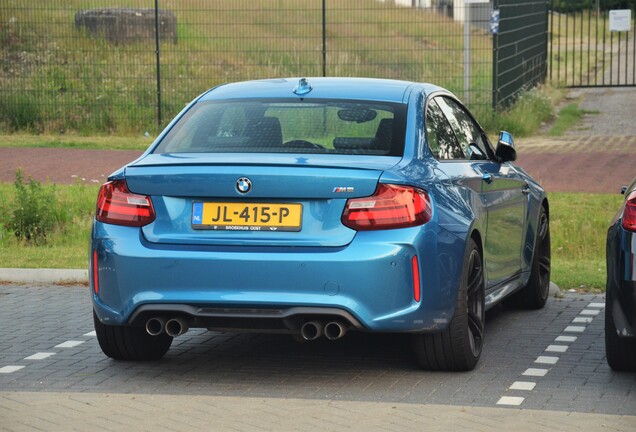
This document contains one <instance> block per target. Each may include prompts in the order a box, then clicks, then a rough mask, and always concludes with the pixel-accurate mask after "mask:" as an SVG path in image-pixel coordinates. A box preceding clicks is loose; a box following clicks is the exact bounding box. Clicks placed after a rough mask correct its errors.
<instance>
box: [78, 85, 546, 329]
mask: <svg viewBox="0 0 636 432" xmlns="http://www.w3.org/2000/svg"><path fill="white" fill-rule="evenodd" d="M310 80H311V82H312V84H313V85H314V90H312V92H311V93H309V94H308V95H306V96H305V97H306V98H308V99H309V98H312V97H315V98H334V97H336V98H341V97H346V98H351V99H367V98H368V97H369V94H372V95H373V100H383V101H388V102H405V103H408V104H409V110H408V112H407V125H406V137H407V138H406V140H405V150H404V157H403V158H401V159H400V158H379V159H381V160H382V162H374V161H372V160H370V159H372V158H370V157H355V163H358V162H359V165H357V166H355V167H352V166H351V165H350V162H347V161H345V160H344V159H346V158H347V157H346V156H345V157H342V161H341V162H342V163H341V167H347V168H348V169H349V170H351V169H353V168H355V169H356V171H355V172H358V171H357V170H360V172H359V173H360V175H363V176H366V175H368V174H369V171H372V172H374V173H373V175H377V176H378V180H376V181H375V183H377V182H378V181H380V182H386V183H396V184H408V185H415V186H421V187H424V188H425V189H426V190H427V191H428V193H429V196H430V198H431V202H432V206H433V219H432V220H431V221H430V222H429V223H427V224H425V225H423V226H420V227H414V228H405V229H394V230H389V231H371V232H357V233H356V232H353V231H351V230H349V229H348V228H343V227H339V228H336V231H337V233H335V236H334V238H335V240H334V239H332V238H331V236H327V237H329V238H323V239H320V238H319V236H316V238H313V239H312V237H311V233H308V235H306V236H305V237H304V240H301V241H299V242H297V243H295V244H289V243H288V242H289V241H290V239H289V238H288V237H287V238H286V237H285V236H289V233H286V234H285V233H275V234H276V235H277V236H280V240H281V241H280V245H277V242H276V238H277V237H275V236H274V237H270V238H269V240H270V241H267V239H266V238H265V237H262V235H263V233H244V232H229V233H227V235H226V236H225V237H222V238H220V239H221V240H219V238H216V239H209V238H208V239H203V240H199V241H197V242H194V241H192V239H193V238H195V237H196V233H193V232H191V231H189V230H190V228H189V227H187V226H181V227H178V229H177V230H174V228H175V227H174V226H171V225H170V223H171V222H169V221H165V220H157V221H156V222H154V223H153V224H150V225H149V226H146V227H144V228H142V229H140V228H130V227H120V226H114V225H108V224H103V223H100V222H95V223H94V226H93V248H94V250H96V251H97V253H98V258H99V259H98V261H99V277H100V292H99V294H93V303H94V309H95V312H96V314H97V316H98V317H99V319H100V320H101V321H102V322H104V323H108V324H119V325H123V324H127V323H128V322H129V319H130V317H131V315H132V314H133V313H134V311H135V310H136V309H137V308H138V307H139V306H141V305H145V304H155V303H156V304H160V303H175V302H176V303H194V304H210V305H219V306H228V307H232V306H234V307H241V306H245V305H251V306H253V305H259V306H271V307H291V306H298V305H303V306H307V305H309V306H316V307H335V308H341V309H343V310H346V311H348V312H350V313H352V314H353V315H354V316H355V317H356V318H357V319H358V320H359V321H360V322H361V323H362V324H363V326H364V327H365V328H366V329H368V330H372V331H407V332H413V331H416V332H419V331H438V330H441V329H443V328H445V326H446V325H447V323H448V322H449V320H450V318H451V317H452V315H453V311H454V308H455V304H456V296H457V287H458V286H459V283H460V278H461V269H462V266H463V259H464V252H465V246H466V241H467V238H468V237H469V236H471V235H472V236H475V238H476V239H477V240H478V241H479V243H480V244H482V245H488V244H489V243H488V232H489V229H488V227H489V225H491V227H493V226H496V224H497V223H498V221H497V220H490V221H489V220H488V209H489V208H492V207H493V206H496V203H497V201H498V200H499V199H500V196H498V195H496V194H490V195H489V194H488V193H483V192H484V190H483V188H484V185H483V180H482V176H483V173H482V172H481V171H483V170H480V169H476V168H475V167H468V166H467V165H466V164H463V165H464V166H462V167H458V166H452V164H451V163H445V162H439V161H437V160H435V159H434V158H433V157H432V155H431V153H430V150H429V149H428V145H427V143H426V134H425V130H424V127H423V124H424V123H423V118H424V107H425V101H426V99H427V97H428V96H429V95H430V94H433V93H435V92H440V91H441V89H439V88H438V87H435V86H430V85H421V84H413V83H403V82H399V81H388V80H366V81H365V82H366V83H367V84H368V85H366V86H365V85H356V86H351V85H350V84H351V83H352V81H350V80H346V79H343V80H321V79H310ZM358 82H359V81H358ZM292 83H294V80H276V81H272V80H265V81H260V82H251V83H241V84H237V85H226V86H220V87H217V88H216V89H213V90H211V91H209V92H207V93H204V94H203V95H202V96H201V97H200V98H199V99H200V100H211V99H216V98H219V99H224V98H225V99H233V98H258V97H273V96H276V97H280V98H297V96H295V95H293V94H292V92H291V88H292V86H291V84H292ZM273 84H278V85H280V86H282V85H285V86H287V85H289V87H290V91H289V94H282V95H281V94H280V91H279V90H276V89H275V90H272V85H273ZM272 92H274V94H273V93H272ZM445 94H447V93H445ZM196 102H197V101H196V100H195V101H194V102H193V103H191V104H190V105H189V106H188V107H186V109H184V110H183V111H182V112H181V113H180V114H179V115H178V116H177V117H176V118H175V120H173V122H171V124H170V125H169V126H168V127H167V128H166V130H165V131H164V132H163V133H162V134H161V135H160V136H159V137H158V138H157V140H156V141H155V143H153V145H152V146H151V147H150V148H149V149H148V151H147V152H145V153H144V155H142V156H141V157H140V158H139V159H138V160H137V161H135V162H133V163H131V164H129V165H128V166H127V167H126V168H124V169H121V170H118V171H117V172H116V173H114V174H113V175H112V176H111V177H110V179H111V180H112V179H123V178H126V179H127V181H129V184H130V188H131V191H133V192H138V193H149V192H148V191H152V192H156V193H160V194H161V195H162V196H163V195H166V192H165V191H164V190H161V189H158V190H156V191H154V190H153V189H152V188H153V179H155V180H156V178H155V177H153V176H154V175H157V174H159V175H161V174H167V173H168V172H170V171H173V174H176V175H179V174H182V175H185V174H188V173H189V174H191V175H194V176H197V175H200V174H203V173H204V172H205V170H202V168H201V167H202V166H207V165H208V161H206V160H205V158H206V157H208V156H206V155H198V154H197V155H192V154H179V155H155V154H152V151H153V149H154V148H155V147H156V146H157V145H158V144H159V142H161V139H162V138H163V137H164V136H165V134H166V133H167V132H168V131H169V130H170V128H171V127H172V126H173V125H174V124H175V123H176V122H178V120H179V118H180V117H181V116H183V114H184V113H185V112H187V110H188V108H189V107H191V106H192V105H193V104H195V103H196ZM218 156H219V155H214V157H213V158H214V159H215V160H216V161H218ZM285 156H289V155H285ZM285 156H281V155H275V156H270V155H259V158H263V157H264V158H265V159H267V158H270V157H271V158H280V159H288V158H287V157H285ZM234 157H235V158H236V156H234ZM199 158H202V159H199ZM210 158H212V157H211V156H210ZM240 158H242V159H243V160H242V161H241V162H239V161H238V160H237V161H235V162H236V163H235V165H234V167H235V168H236V167H237V165H238V167H239V168H240V169H239V168H237V171H236V175H234V176H232V175H231V172H230V171H227V175H228V176H230V177H238V176H240V175H243V173H244V170H255V169H256V171H251V172H254V173H257V172H258V169H257V168H259V167H258V166H257V165H258V164H256V163H254V162H252V163H250V160H249V159H250V157H249V155H240ZM365 158H368V159H369V160H368V161H365ZM167 159H178V162H177V163H178V164H179V166H178V168H171V167H168V166H166V163H165V161H166V160H167ZM326 159H329V161H328V160H326ZM337 159H338V156H330V157H329V158H324V157H321V156H320V155H304V156H300V157H298V158H296V160H295V161H294V162H293V163H290V161H289V160H285V161H284V162H282V161H281V162H280V163H281V164H282V165H284V166H285V167H287V168H290V169H298V167H303V168H302V169H310V170H312V169H314V168H316V167H322V168H324V167H325V166H329V167H331V168H329V169H333V170H334V171H337V167H336V166H337V165H338V164H337V163H335V162H334V161H335V160H337ZM388 159H390V160H388ZM387 160H388V162H387ZM268 162H272V161H271V160H270V161H267V160H265V161H264V163H268ZM170 163H175V162H170ZM210 163H213V162H212V161H210ZM490 164H491V165H500V164H495V163H490ZM271 165H273V166H274V168H273V169H274V170H277V168H276V165H277V164H276V163H272V164H271ZM378 165H380V166H378ZM503 165H510V164H503ZM485 168H486V170H488V169H491V170H493V171H494V172H497V170H501V169H502V167H501V166H498V167H497V166H491V167H485ZM505 168H507V171H506V173H505V174H504V175H502V177H505V176H506V175H508V176H509V177H510V178H511V179H512V180H513V181H516V179H515V173H516V174H517V175H524V173H522V172H521V171H518V170H517V171H515V167H513V166H512V165H510V166H506V167H505ZM224 169H226V170H227V168H219V167H215V170H214V172H216V170H220V171H223V170H224ZM374 170H379V171H377V172H375V171H374ZM513 171H514V172H513ZM264 174H265V173H264V172H263V173H262V174H260V175H264ZM257 175H258V174H257ZM129 176H130V177H129ZM228 178H229V177H228ZM332 180H333V177H332ZM499 180H500V179H498V178H496V179H495V182H497V183H499ZM504 180H505V178H504ZM524 180H525V181H526V182H528V184H529V185H530V188H531V194H530V195H528V197H527V200H528V201H527V202H526V203H525V206H523V207H522V208H521V210H519V209H517V208H515V209H514V213H515V214H520V215H521V217H522V218H523V222H522V221H521V220H519V228H520V229H523V228H524V227H526V232H527V233H526V235H525V237H523V242H522V243H523V244H519V245H518V246H519V251H518V254H517V255H518V259H513V261H515V260H516V264H512V266H513V267H515V266H516V267H515V268H516V271H513V272H512V273H511V274H510V275H511V277H510V279H509V280H497V281H494V282H493V281H492V280H491V279H490V278H489V274H488V273H489V271H490V270H489V265H488V262H486V269H485V273H486V280H487V282H488V289H489V294H490V295H489V297H488V298H487V299H488V300H487V301H488V302H489V303H488V304H487V306H492V305H493V304H495V302H496V301H499V300H500V299H501V298H502V297H503V294H504V293H508V292H510V291H513V290H515V289H518V288H519V287H521V286H523V285H524V284H525V282H526V281H527V277H528V273H529V268H530V263H531V256H532V254H531V253H530V254H529V255H528V254H527V253H523V251H532V250H534V244H533V242H534V236H533V235H531V234H532V233H533V232H534V231H536V225H537V219H538V214H539V209H540V206H541V203H542V201H544V200H545V193H544V191H543V189H541V188H540V186H538V184H536V182H534V181H533V180H531V179H530V178H529V177H527V178H524ZM354 181H355V180H354ZM202 182H203V185H204V186H205V181H204V180H202ZM164 185H165V183H164ZM207 186H209V187H212V186H214V185H212V184H207ZM191 187H192V189H191V190H188V191H187V193H186V195H190V196H188V197H182V195H183V194H184V192H183V190H181V189H180V187H175V188H174V189H173V190H170V193H169V194H168V195H171V196H168V197H163V198H161V197H159V196H158V195H155V194H153V193H150V195H154V196H153V201H154V202H155V205H157V206H164V207H165V210H166V211H168V208H171V209H173V210H175V209H177V210H178V211H180V212H186V213H187V210H188V209H189V207H188V206H189V205H190V203H191V200H192V197H196V196H201V195H202V194H203V189H205V187H203V186H201V185H200V184H193V185H192V186H191ZM503 189H504V191H505V190H506V188H505V187H504V188H503ZM359 190H360V191H364V194H367V195H368V193H367V192H368V187H367V188H365V187H364V186H361V189H359ZM279 192H280V191H279ZM223 193H224V192H223V191H221V195H220V196H226V195H227V196H228V197H229V196H230V192H229V191H227V190H226V191H225V193H226V195H223ZM263 198H264V197H263ZM332 199H335V198H332ZM344 201H345V200H344V199H342V205H338V206H336V207H333V208H336V209H341V208H342V207H343V206H344ZM182 220H183V219H182ZM316 228H318V227H316ZM180 230H181V231H180ZM345 231H346V234H345ZM317 232H318V231H317V230H316V233H317ZM224 234H225V233H224ZM323 234H324V233H323ZM170 236H172V237H170ZM259 236H260V237H259ZM226 241H227V242H226ZM188 242H191V243H196V244H187V243H188ZM286 242H287V243H286ZM516 246H517V245H515V247H516ZM486 247H487V246H486ZM239 248H240V249H239ZM490 255H492V254H490V252H489V251H487V250H486V251H485V257H484V258H485V260H488V259H489V258H488V257H489V256H490ZM517 255H515V256H517ZM413 256H417V257H418V263H419V265H420V271H421V280H422V286H423V287H422V301H421V302H419V303H418V302H415V301H414V300H413V292H412V274H411V259H412V257H413ZM327 269H328V271H326V270H327ZM352 269H355V271H353V270H352ZM91 271H92V270H91ZM283 278H284V279H283ZM91 280H92V275H91ZM282 280H284V281H287V282H286V283H284V284H283V283H281V281H282ZM336 286H337V290H336V289H335V287H336Z"/></svg>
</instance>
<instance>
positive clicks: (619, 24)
mask: <svg viewBox="0 0 636 432" xmlns="http://www.w3.org/2000/svg"><path fill="white" fill-rule="evenodd" d="M631 26H632V11H631V9H616V10H611V11H610V13H609V28H610V31H613V32H628V31H629V30H630V29H631Z"/></svg>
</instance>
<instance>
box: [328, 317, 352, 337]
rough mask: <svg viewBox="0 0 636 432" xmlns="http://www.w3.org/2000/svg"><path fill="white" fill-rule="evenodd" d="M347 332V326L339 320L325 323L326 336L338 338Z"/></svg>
mask: <svg viewBox="0 0 636 432" xmlns="http://www.w3.org/2000/svg"><path fill="white" fill-rule="evenodd" d="M346 333H347V328H346V327H345V326H344V325H343V324H342V323H341V322H338V321H332V322H329V323H327V325H325V337H326V338H327V339H329V340H337V339H340V338H341V337H343V336H344V335H345V334H346Z"/></svg>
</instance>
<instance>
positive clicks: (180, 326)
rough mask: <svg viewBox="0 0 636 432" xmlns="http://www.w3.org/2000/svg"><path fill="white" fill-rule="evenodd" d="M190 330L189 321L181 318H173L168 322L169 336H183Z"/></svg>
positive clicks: (167, 332) (167, 330) (167, 331)
mask: <svg viewBox="0 0 636 432" xmlns="http://www.w3.org/2000/svg"><path fill="white" fill-rule="evenodd" d="M188 330H189V327H188V323H186V322H185V321H184V320H183V319H181V318H172V319H170V320H168V322H167V323H166V334H167V335H168V336H172V337H177V336H181V335H182V334H184V333H185V332H187V331H188Z"/></svg>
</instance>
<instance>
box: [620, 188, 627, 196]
mask: <svg viewBox="0 0 636 432" xmlns="http://www.w3.org/2000/svg"><path fill="white" fill-rule="evenodd" d="M626 192H627V186H621V195H625V193H626Z"/></svg>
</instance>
